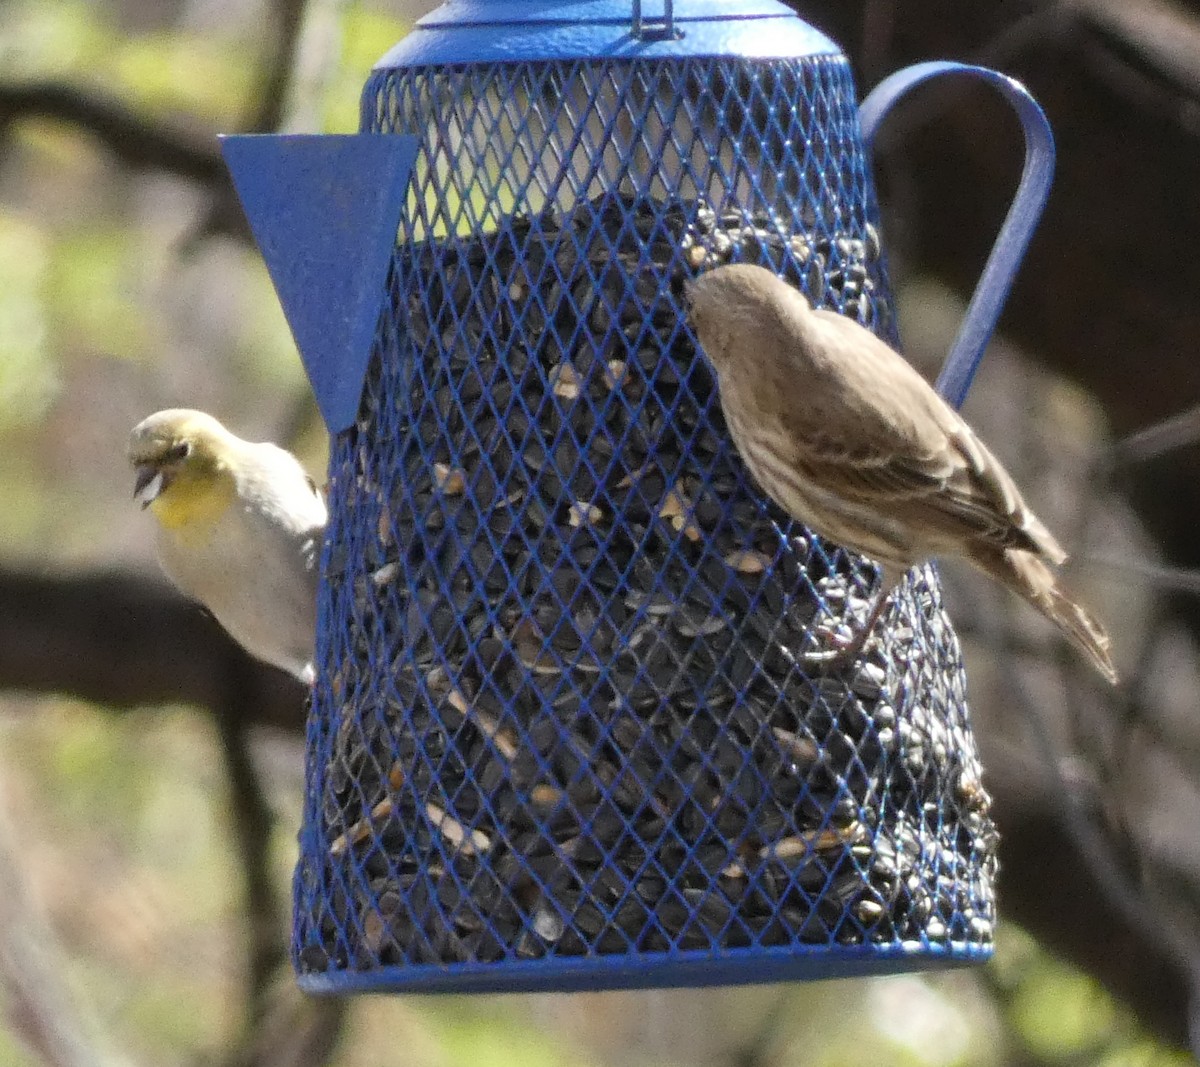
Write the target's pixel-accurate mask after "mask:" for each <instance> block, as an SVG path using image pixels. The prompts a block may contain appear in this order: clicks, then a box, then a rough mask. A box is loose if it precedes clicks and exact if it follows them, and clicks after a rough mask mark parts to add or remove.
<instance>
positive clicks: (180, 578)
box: [129, 408, 327, 684]
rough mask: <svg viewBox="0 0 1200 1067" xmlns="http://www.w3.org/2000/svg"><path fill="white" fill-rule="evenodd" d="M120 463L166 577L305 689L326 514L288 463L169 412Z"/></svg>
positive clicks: (188, 415)
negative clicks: (152, 526) (147, 520)
mask: <svg viewBox="0 0 1200 1067" xmlns="http://www.w3.org/2000/svg"><path fill="white" fill-rule="evenodd" d="M129 460H130V462H131V463H132V464H133V466H134V469H135V471H136V480H135V483H134V498H135V499H136V500H138V501H139V502H140V503H141V505H142V507H143V508H149V509H150V511H151V512H152V513H153V515H154V517H155V518H156V519H157V520H158V531H157V540H158V555H159V560H160V561H161V563H162V566H163V570H165V571H166V573H167V575H168V577H170V578H171V580H172V581H173V582H174V583H175V584H176V585H177V586H178V587H179V588H180V590H181V591H182V592H184V593H185V594H186V595H187V596H189V597H191V598H192V599H194V600H198V601H199V602H200V603H201V604H203V605H204V606H205V607H206V608H208V610H209V611H211V612H212V613H213V615H215V616H216V618H217V621H218V622H219V623H220V624H221V625H222V626H223V627H224V628H225V629H226V630H227V631H229V633H230V635H231V636H232V637H233V638H234V639H235V640H236V641H237V642H238V643H239V644H240V645H242V647H243V648H245V649H246V651H248V652H249V653H250V654H251V655H252V656H255V657H257V658H258V659H261V660H265V661H266V662H267V663H270V664H273V665H274V666H276V667H280V668H282V669H283V670H285V671H289V672H290V673H291V674H293V675H295V676H296V677H297V678H299V679H300V680H301V681H304V682H306V683H308V684H311V683H312V680H313V666H312V659H313V644H314V640H315V633H316V615H317V559H318V556H319V554H320V550H321V535H322V531H323V530H324V529H325V521H326V517H327V513H326V509H325V501H324V500H323V499H322V497H321V494H320V492H319V491H318V490H317V487H316V485H314V484H313V481H312V479H311V478H309V476H308V475H307V474H306V473H305V471H304V468H303V467H301V465H300V463H299V461H298V460H297V459H296V457H295V456H293V455H292V454H291V453H290V452H286V451H284V450H283V449H282V448H278V447H277V446H275V445H273V444H252V443H251V442H249V441H243V440H242V439H241V438H240V437H236V436H234V435H233V434H232V433H230V432H229V431H228V430H227V429H225V427H224V426H222V425H221V424H220V423H219V422H218V421H217V420H216V419H214V418H213V417H212V416H211V415H206V414H205V413H204V412H202V411H191V410H188V409H183V408H172V409H170V410H167V411H159V412H156V413H155V414H153V415H151V416H150V417H149V418H147V419H144V420H143V421H142V422H139V423H138V424H137V426H135V427H134V428H133V432H132V434H131V435H130V439H129Z"/></svg>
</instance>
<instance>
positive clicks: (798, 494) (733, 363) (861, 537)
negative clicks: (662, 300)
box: [687, 264, 1117, 685]
mask: <svg viewBox="0 0 1200 1067" xmlns="http://www.w3.org/2000/svg"><path fill="white" fill-rule="evenodd" d="M687 296H688V299H689V301H690V304H691V316H692V322H693V324H694V325H695V327H696V333H697V335H698V336H699V338H700V344H701V345H702V346H703V348H704V353H705V355H706V356H708V358H709V360H710V361H711V362H712V364H713V367H714V368H715V369H716V372H717V388H718V392H719V393H720V397H721V409H722V410H723V411H724V413H725V422H726V425H727V426H728V427H729V435H730V437H731V438H732V439H733V443H734V444H735V445H736V446H737V449H738V452H739V453H740V454H741V457H742V459H743V460H744V461H745V463H746V467H747V468H748V469H749V471H750V473H751V474H752V475H753V476H754V478H755V480H756V481H757V482H758V484H759V486H760V487H761V488H762V490H763V491H764V492H765V493H766V494H767V495H768V496H769V497H770V498H771V499H772V500H774V501H775V502H776V503H777V504H778V505H779V506H780V507H781V508H783V509H784V511H786V512H787V513H788V514H789V515H791V516H792V517H793V518H794V519H799V520H800V521H801V522H803V523H806V524H807V525H808V526H809V527H810V528H811V529H813V530H814V531H815V532H816V533H818V534H820V535H821V536H822V537H827V538H828V539H829V540H830V541H833V542H836V543H837V544H840V545H843V546H845V547H846V548H850V549H853V550H854V551H856V552H860V553H862V554H863V555H864V556H868V557H870V558H871V559H873V560H875V562H876V563H878V564H879V565H880V566H881V567H882V569H883V587H884V588H883V592H882V593H881V594H880V596H878V597H877V598H876V602H875V607H874V611H873V612H872V613H871V616H870V618H869V620H868V621H867V624H866V626H865V627H863V628H861V629H860V630H859V633H858V637H857V640H856V641H854V642H852V644H851V645H850V646H849V648H850V651H851V652H852V653H854V654H857V652H858V650H859V649H860V648H861V647H862V642H863V641H864V640H865V639H866V636H867V634H868V633H869V631H870V630H871V627H872V626H873V625H874V624H875V622H876V620H877V619H878V617H879V615H880V613H881V612H882V609H883V605H884V603H885V602H886V599H885V595H884V594H886V593H887V592H888V591H889V590H891V589H892V588H893V587H894V586H895V585H896V584H897V583H898V582H899V581H900V579H901V577H903V575H904V573H905V571H907V570H908V569H909V568H910V567H913V566H915V565H916V564H918V563H920V562H921V561H923V560H926V559H929V558H930V557H932V556H939V555H950V556H959V557H961V558H963V559H966V560H967V562H969V563H973V564H974V565H975V566H976V567H978V568H979V569H980V570H981V571H983V572H984V573H985V574H987V575H989V576H990V577H992V578H994V579H996V581H998V582H1000V583H1001V584H1003V585H1006V586H1008V588H1009V589H1011V590H1013V592H1015V593H1017V594H1018V595H1019V596H1021V597H1024V598H1025V600H1027V601H1028V602H1029V603H1030V604H1032V605H1033V606H1034V607H1035V608H1037V609H1038V610H1039V611H1040V612H1041V613H1042V614H1043V615H1045V616H1046V617H1047V618H1048V619H1050V620H1051V622H1053V623H1054V624H1055V625H1056V626H1058V628H1059V629H1060V630H1061V631H1062V632H1063V633H1064V634H1065V635H1066V636H1067V637H1068V638H1070V639H1071V640H1072V641H1073V642H1074V643H1075V644H1076V645H1078V646H1079V648H1081V649H1082V650H1083V651H1084V652H1085V653H1086V654H1087V656H1088V657H1089V659H1091V661H1092V663H1093V664H1095V666H1096V669H1097V670H1098V671H1099V672H1100V673H1101V674H1103V675H1104V677H1105V678H1106V679H1108V681H1109V682H1111V683H1112V684H1113V685H1116V683H1117V672H1116V669H1115V668H1114V666H1113V662H1112V656H1111V653H1110V647H1109V639H1108V635H1107V634H1106V633H1105V632H1104V627H1102V626H1101V625H1100V623H1099V622H1097V621H1096V619H1094V618H1093V617H1092V616H1091V615H1090V614H1089V613H1088V612H1087V611H1085V610H1084V609H1083V608H1082V607H1080V606H1079V605H1078V604H1076V603H1075V602H1074V601H1073V600H1072V599H1071V598H1070V597H1069V596H1068V595H1067V594H1066V592H1065V591H1064V590H1063V589H1062V587H1061V586H1060V585H1059V582H1058V576H1057V574H1056V573H1055V569H1054V568H1056V567H1057V566H1058V565H1059V564H1061V563H1062V562H1063V561H1064V560H1065V559H1066V558H1067V554H1066V552H1064V551H1063V549H1062V547H1061V546H1060V545H1059V543H1058V542H1057V541H1056V540H1055V539H1054V537H1053V536H1052V535H1051V533H1050V531H1049V530H1047V529H1046V527H1045V526H1043V525H1042V523H1041V522H1040V521H1039V520H1038V518H1037V516H1036V515H1034V514H1033V512H1032V511H1031V510H1030V509H1029V507H1028V505H1026V503H1025V501H1024V500H1023V499H1022V497H1021V494H1020V491H1019V490H1018V489H1017V487H1016V484H1015V483H1014V482H1013V480H1012V478H1011V477H1010V476H1009V474H1008V472H1007V471H1006V470H1005V469H1004V468H1003V467H1002V466H1001V465H1000V461H999V460H998V459H996V457H995V456H993V455H992V454H991V452H989V451H988V450H987V448H986V447H984V444H983V442H982V441H980V440H979V438H978V437H976V436H975V433H974V432H973V431H972V430H971V428H970V427H969V426H968V425H967V424H966V423H965V422H964V421H963V420H962V418H961V417H960V416H959V415H958V413H957V412H955V411H954V410H953V409H952V408H950V406H949V405H948V404H947V403H946V402H945V401H944V400H943V399H942V398H941V397H940V396H938V394H937V393H935V392H934V391H933V389H932V387H931V386H930V385H929V384H928V383H927V382H926V381H925V379H924V378H922V377H921V376H920V374H918V373H917V372H916V371H915V370H914V369H913V368H912V367H911V366H910V365H909V364H908V363H907V362H906V361H905V359H904V357H903V356H901V355H900V354H899V353H898V352H895V351H894V350H893V349H891V348H889V347H888V346H887V345H886V344H884V342H883V341H881V340H879V338H877V337H876V336H875V335H874V334H873V333H871V331H870V330H868V329H866V328H865V327H862V326H860V325H859V324H858V323H857V322H854V321H852V320H851V319H848V318H845V317H844V316H842V315H838V314H836V313H835V312H832V311H825V310H816V311H814V310H813V309H812V307H810V305H809V303H808V300H807V299H806V298H805V297H804V296H803V295H802V294H801V293H800V291H799V290H797V289H793V288H792V287H791V286H790V285H788V284H787V283H786V282H785V281H783V279H781V278H778V277H776V276H775V275H774V274H772V273H771V272H770V271H768V270H765V269H764V268H762V267H757V266H751V265H749V264H737V265H734V266H726V267H718V268H717V269H715V270H712V271H709V272H708V273H707V274H703V275H701V276H700V277H699V278H697V279H696V280H695V281H693V282H691V283H690V284H689V286H688V290H687Z"/></svg>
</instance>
